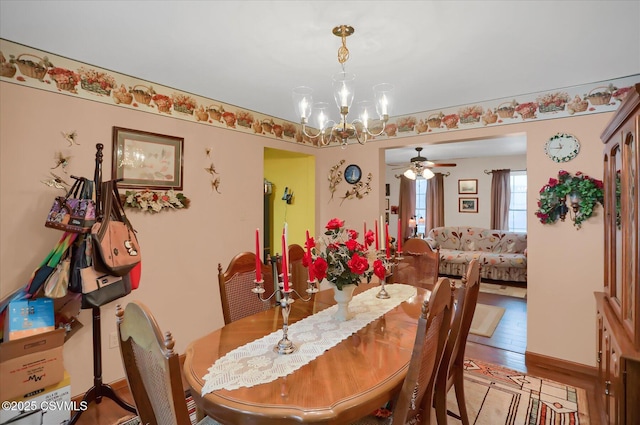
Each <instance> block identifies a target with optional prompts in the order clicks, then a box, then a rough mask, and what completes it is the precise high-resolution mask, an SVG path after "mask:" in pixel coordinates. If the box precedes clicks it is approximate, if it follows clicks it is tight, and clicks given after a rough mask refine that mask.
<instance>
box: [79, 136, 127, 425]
mask: <svg viewBox="0 0 640 425" xmlns="http://www.w3.org/2000/svg"><path fill="white" fill-rule="evenodd" d="M103 148H104V145H103V144H102V143H98V144H96V168H95V171H94V175H93V180H94V185H95V187H96V206H99V207H98V208H97V210H98V211H100V214H102V198H101V195H102V194H101V193H100V183H102V149H103ZM101 218H102V217H101V216H98V217H96V220H99V219H101ZM92 314H93V323H92V324H93V386H92V387H91V388H89V390H88V391H87V392H86V393H85V394H84V397H83V398H82V401H84V402H86V404H87V405H88V404H89V403H92V402H95V403H96V404H100V403H101V402H102V397H107V398H110V399H111V400H113V401H114V402H116V404H117V405H118V406H120V407H122V408H123V409H124V410H127V411H129V412H132V413H137V411H136V408H135V406H132V405H130V404H129V403H127V402H126V401H124V400H122V399H121V398H120V397H118V395H117V394H116V392H115V391H114V390H113V388H111V386H110V385H107V384H105V383H103V382H102V334H101V326H100V307H93V308H92ZM82 412H83V410H78V411H76V413H75V414H74V415H73V417H72V418H71V420H70V421H69V425H74V424H75V423H76V422H77V421H78V419H79V418H80V415H82Z"/></svg>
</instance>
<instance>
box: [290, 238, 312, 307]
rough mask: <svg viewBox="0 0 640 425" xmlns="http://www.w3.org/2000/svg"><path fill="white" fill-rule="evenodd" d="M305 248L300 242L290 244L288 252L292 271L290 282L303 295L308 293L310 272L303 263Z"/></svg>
mask: <svg viewBox="0 0 640 425" xmlns="http://www.w3.org/2000/svg"><path fill="white" fill-rule="evenodd" d="M304 254H305V252H304V248H302V246H300V245H298V244H292V245H289V250H288V253H287V255H288V256H287V261H288V262H289V268H290V271H291V279H290V282H291V284H292V286H293V289H295V290H296V291H297V292H298V293H299V294H300V295H302V296H303V297H304V296H306V295H307V292H306V291H307V279H308V277H309V272H308V270H307V268H306V267H305V266H303V265H302V258H303V257H304Z"/></svg>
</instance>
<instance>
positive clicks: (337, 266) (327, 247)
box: [303, 218, 386, 320]
mask: <svg viewBox="0 0 640 425" xmlns="http://www.w3.org/2000/svg"><path fill="white" fill-rule="evenodd" d="M325 228H326V231H325V233H324V237H323V238H322V241H321V246H317V245H316V243H315V240H314V239H313V238H309V239H307V242H306V246H307V252H308V254H307V256H306V258H305V259H304V262H303V264H304V265H305V266H306V267H311V268H312V269H313V270H312V272H313V274H314V276H315V277H316V278H317V279H318V280H319V281H321V280H322V279H326V280H327V281H328V282H329V283H331V285H332V286H333V288H334V296H335V298H336V301H337V302H338V313H337V315H336V317H337V318H338V320H347V319H348V318H349V313H348V303H349V301H350V300H351V297H352V295H353V291H354V290H355V287H356V286H358V284H359V283H360V282H361V281H362V280H363V279H366V280H367V283H369V282H371V277H372V276H373V274H375V275H376V276H378V277H379V278H380V279H384V277H385V272H386V270H385V267H384V264H383V263H382V261H381V260H380V259H376V258H375V254H376V253H375V251H374V250H372V249H370V247H371V244H372V243H373V232H372V231H370V230H369V231H368V232H367V234H366V235H365V237H364V240H363V243H360V242H358V240H357V238H358V232H356V231H355V230H352V229H347V228H346V227H345V226H344V221H343V220H340V219H338V218H334V219H331V220H330V221H329V222H328V223H327V225H326V226H325Z"/></svg>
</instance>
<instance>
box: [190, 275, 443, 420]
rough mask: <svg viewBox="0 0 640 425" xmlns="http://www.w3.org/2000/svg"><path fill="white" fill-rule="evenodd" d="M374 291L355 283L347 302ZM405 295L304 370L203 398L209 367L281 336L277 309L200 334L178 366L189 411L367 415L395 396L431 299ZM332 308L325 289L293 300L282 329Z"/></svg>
mask: <svg viewBox="0 0 640 425" xmlns="http://www.w3.org/2000/svg"><path fill="white" fill-rule="evenodd" d="M377 285H378V284H373V283H371V284H360V285H358V287H357V288H356V291H355V292H354V297H356V296H358V295H359V294H361V293H363V295H366V294H364V292H365V291H367V290H369V291H376V292H377V291H378V289H379V288H377ZM387 286H390V285H387ZM404 286H407V285H404ZM412 291H413V292H412V293H413V294H414V295H412V296H410V297H409V298H407V299H404V300H403V301H402V302H399V304H398V305H397V306H395V307H393V308H391V309H390V310H389V311H386V313H384V314H382V315H381V316H380V317H378V318H377V319H375V320H373V321H371V322H369V323H368V324H366V325H365V326H364V327H363V328H361V329H359V330H357V331H356V332H354V333H352V334H350V335H348V336H347V337H346V338H345V339H343V340H341V341H340V342H338V343H337V344H336V345H334V346H332V347H331V348H329V349H327V350H326V351H323V352H321V353H319V354H318V355H317V357H315V358H314V359H313V360H311V361H310V362H308V363H307V364H304V365H303V366H301V367H300V368H298V369H297V370H295V371H293V372H291V373H289V374H287V375H285V376H281V377H278V378H275V379H273V380H272V381H270V382H266V383H259V384H257V385H250V386H241V387H239V388H234V389H227V388H218V389H215V390H213V391H205V393H204V394H203V388H204V387H205V384H206V382H205V375H207V373H209V370H210V368H211V367H212V365H214V363H216V361H222V359H223V358H225V356H226V355H227V354H228V353H231V354H230V356H231V357H233V356H232V354H233V353H234V352H235V351H234V350H236V349H238V347H243V346H245V345H246V344H250V343H251V342H252V341H255V340H259V339H260V338H262V337H265V335H269V334H273V333H274V332H280V334H282V327H283V315H282V312H281V307H280V306H279V305H276V306H275V307H274V308H272V309H269V310H266V311H262V312H260V313H256V314H254V315H251V316H248V317H245V318H243V319H240V320H237V321H234V322H232V323H229V324H226V325H225V326H223V327H222V328H220V329H217V330H214V331H213V332H210V333H208V334H206V335H204V336H203V337H201V338H199V339H197V340H195V341H193V342H191V343H190V344H189V345H188V347H187V349H186V352H185V360H184V369H183V370H184V378H185V381H186V383H187V385H188V387H189V389H190V392H191V395H192V397H193V399H194V401H195V403H196V406H197V407H198V409H199V410H200V411H201V412H202V413H204V414H206V415H208V416H210V417H211V418H213V419H215V420H217V421H219V422H220V423H222V424H348V423H350V422H352V421H355V420H357V419H359V418H362V417H364V416H366V415H368V414H372V413H373V412H374V411H375V410H376V409H378V408H380V407H382V406H384V405H385V403H387V402H388V401H389V400H391V399H393V397H394V396H395V395H397V394H398V392H399V391H400V389H401V387H402V383H403V380H404V377H405V375H406V373H407V368H408V365H409V360H410V358H411V353H412V350H413V345H414V342H415V333H416V329H417V324H418V318H419V316H420V314H421V308H422V304H423V301H424V300H425V299H427V298H428V297H429V295H430V293H431V292H430V291H429V290H427V289H423V288H415V290H414V289H412ZM303 295H304V296H305V297H306V295H307V294H303ZM247 296H256V295H255V294H248V295H247ZM294 298H295V297H294ZM335 304H336V302H335V300H334V292H333V289H325V290H322V291H320V292H317V293H316V294H314V295H313V297H312V298H311V299H310V300H309V301H306V302H305V301H303V300H301V299H295V301H294V302H293V303H292V304H291V308H290V312H289V316H288V326H289V327H292V326H293V325H294V324H295V323H296V322H299V321H301V320H303V319H305V318H308V317H310V316H312V315H317V314H318V313H320V312H322V311H323V310H325V309H329V308H330V307H331V306H333V305H335ZM328 312H329V311H327V312H325V313H328ZM302 323H305V322H302ZM292 342H293V343H294V344H295V345H298V344H301V343H303V342H304V341H296V340H295V338H293V339H292ZM236 351H237V350H236ZM291 355H292V354H279V355H278V356H280V358H278V359H277V360H281V361H284V362H287V360H288V358H287V356H291ZM227 357H229V356H227Z"/></svg>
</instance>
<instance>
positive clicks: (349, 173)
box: [344, 164, 362, 184]
mask: <svg viewBox="0 0 640 425" xmlns="http://www.w3.org/2000/svg"><path fill="white" fill-rule="evenodd" d="M361 177H362V170H360V167H358V166H357V165H356V164H351V165H347V168H345V170H344V179H345V180H346V181H347V183H349V184H356V183H358V182H359V181H360V178H361Z"/></svg>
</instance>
